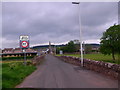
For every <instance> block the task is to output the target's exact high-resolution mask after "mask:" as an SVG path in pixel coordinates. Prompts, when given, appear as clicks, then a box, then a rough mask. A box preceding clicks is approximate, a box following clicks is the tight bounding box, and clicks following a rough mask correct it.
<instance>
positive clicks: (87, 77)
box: [16, 55, 118, 88]
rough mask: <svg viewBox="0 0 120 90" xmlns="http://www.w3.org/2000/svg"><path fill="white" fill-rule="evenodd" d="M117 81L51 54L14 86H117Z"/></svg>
mask: <svg viewBox="0 0 120 90" xmlns="http://www.w3.org/2000/svg"><path fill="white" fill-rule="evenodd" d="M117 87H118V81H117V80H112V79H110V78H108V77H106V76H104V75H101V74H99V73H96V72H93V71H90V70H86V69H82V68H79V67H78V66H74V65H72V64H68V63H65V62H63V61H61V60H59V59H58V58H56V57H54V56H52V55H46V56H45V61H44V62H43V63H42V64H41V65H40V66H38V69H37V70H36V71H35V72H33V73H32V74H31V75H29V76H28V77H27V78H25V80H24V81H23V82H22V83H21V84H19V85H18V86H17V87H16V88H117Z"/></svg>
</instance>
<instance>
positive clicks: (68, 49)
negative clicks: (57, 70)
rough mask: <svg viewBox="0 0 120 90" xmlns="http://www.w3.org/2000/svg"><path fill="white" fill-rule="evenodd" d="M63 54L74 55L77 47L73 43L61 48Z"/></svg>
mask: <svg viewBox="0 0 120 90" xmlns="http://www.w3.org/2000/svg"><path fill="white" fill-rule="evenodd" d="M60 50H62V51H63V52H67V53H72V52H75V51H76V47H75V44H74V42H73V41H70V42H68V44H67V45H66V46H64V47H62V48H60Z"/></svg>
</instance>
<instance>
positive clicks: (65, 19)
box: [2, 2, 118, 48]
mask: <svg viewBox="0 0 120 90" xmlns="http://www.w3.org/2000/svg"><path fill="white" fill-rule="evenodd" d="M80 5H81V7H80V9H81V23H82V25H81V26H82V27H81V28H82V39H83V41H84V42H85V43H99V41H100V38H101V36H102V33H103V32H104V31H105V30H106V29H107V28H109V27H110V26H111V25H114V24H115V23H116V24H117V23H118V6H117V2H82V3H81V4H80ZM78 12H79V9H78V5H73V4H71V2H44V3H43V2H3V3H2V42H3V43H2V48H10V47H12V48H15V47H19V36H20V35H29V36H30V46H35V45H43V44H48V42H49V41H51V42H52V43H54V44H61V43H66V42H68V41H70V40H74V39H79V37H80V32H79V19H78V15H79V13H78Z"/></svg>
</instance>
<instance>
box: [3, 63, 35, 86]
mask: <svg viewBox="0 0 120 90" xmlns="http://www.w3.org/2000/svg"><path fill="white" fill-rule="evenodd" d="M35 69H36V68H35V67H34V66H33V65H31V64H29V65H28V64H27V65H26V66H25V65H23V62H12V63H3V65H2V87H3V88H13V87H15V86H16V85H17V84H19V83H20V82H21V81H22V80H23V79H24V78H25V77H26V76H28V75H29V74H30V73H32V72H33V71H34V70H35Z"/></svg>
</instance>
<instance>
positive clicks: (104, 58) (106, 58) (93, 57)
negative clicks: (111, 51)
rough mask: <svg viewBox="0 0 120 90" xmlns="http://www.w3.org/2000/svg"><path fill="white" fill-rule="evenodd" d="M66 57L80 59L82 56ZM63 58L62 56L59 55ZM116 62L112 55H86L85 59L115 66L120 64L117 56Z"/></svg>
mask: <svg viewBox="0 0 120 90" xmlns="http://www.w3.org/2000/svg"><path fill="white" fill-rule="evenodd" d="M64 55H65V56H74V57H80V54H64ZM57 56H61V55H59V54H58V55H57ZM115 57H116V61H115V62H113V60H112V55H104V54H85V55H84V58H85V59H91V60H96V61H104V62H109V63H115V64H120V62H119V61H118V60H119V59H118V56H117V55H115Z"/></svg>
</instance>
